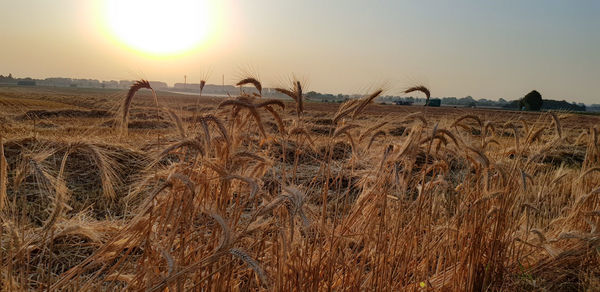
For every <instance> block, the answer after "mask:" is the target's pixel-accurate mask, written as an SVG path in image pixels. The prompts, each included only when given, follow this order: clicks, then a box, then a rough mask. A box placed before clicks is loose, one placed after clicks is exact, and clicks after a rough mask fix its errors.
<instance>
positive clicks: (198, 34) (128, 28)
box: [104, 0, 214, 55]
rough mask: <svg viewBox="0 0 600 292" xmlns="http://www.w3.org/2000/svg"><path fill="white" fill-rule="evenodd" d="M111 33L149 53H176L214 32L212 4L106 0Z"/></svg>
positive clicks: (192, 0) (181, 0)
mask: <svg viewBox="0 0 600 292" xmlns="http://www.w3.org/2000/svg"><path fill="white" fill-rule="evenodd" d="M104 14H105V21H106V27H107V29H108V31H109V33H110V34H111V35H112V36H113V37H114V38H115V39H116V40H118V41H119V42H120V43H122V44H125V45H126V46H127V47H129V48H131V49H134V50H136V51H139V52H141V53H145V54H149V55H176V54H181V53H184V52H186V51H189V50H192V49H194V48H197V47H199V46H200V45H202V44H203V43H204V42H206V41H207V40H208V38H209V36H210V34H211V33H212V31H211V29H213V27H211V23H214V20H213V19H212V17H214V15H213V14H212V13H211V4H210V3H208V2H206V1H202V0H169V1H158V0H107V1H106V2H105V7H104Z"/></svg>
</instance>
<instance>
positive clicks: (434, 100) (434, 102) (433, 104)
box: [429, 98, 442, 107]
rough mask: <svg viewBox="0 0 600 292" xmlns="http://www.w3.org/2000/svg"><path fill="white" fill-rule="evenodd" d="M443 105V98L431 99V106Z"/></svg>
mask: <svg viewBox="0 0 600 292" xmlns="http://www.w3.org/2000/svg"><path fill="white" fill-rule="evenodd" d="M441 105H442V100H441V99H439V98H432V99H430V100H429V106H433V107H440V106H441Z"/></svg>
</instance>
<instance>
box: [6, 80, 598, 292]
mask: <svg viewBox="0 0 600 292" xmlns="http://www.w3.org/2000/svg"><path fill="white" fill-rule="evenodd" d="M238 85H239V86H246V89H248V87H252V88H253V91H247V92H254V93H241V94H240V95H239V96H232V97H230V98H215V97H194V96H184V95H177V94H171V93H165V92H154V91H153V90H150V89H151V88H150V85H149V84H148V83H147V82H146V81H143V80H141V81H138V82H136V83H135V84H133V85H132V87H131V89H130V90H129V91H119V90H113V91H110V90H91V89H90V90H85V89H72V88H64V89H58V88H49V87H48V88H43V87H40V88H25V87H0V124H1V126H0V220H1V221H0V223H1V224H0V233H1V240H0V261H1V263H0V279H1V283H2V287H1V288H0V290H2V291H20V290H48V291H50V290H52V291H55V290H60V291H82V290H84V291H85V290H104V291H113V290H123V289H125V290H133V291H137V290H147V291H173V290H176V291H188V290H191V291H196V290H197V291H208V290H210V291H213V290H214V291H221V290H227V291H230V290H232V291H249V290H251V291H255V290H273V291H326V290H327V291H330V290H335V291H357V290H373V291H481V290H502V291H532V290H534V291H582V290H584V291H598V290H600V261H599V260H600V234H599V233H598V230H597V225H598V223H599V218H600V143H599V141H598V135H599V132H600V127H599V126H598V125H600V117H598V116H587V115H578V114H574V113H568V112H536V113H533V112H513V111H500V110H486V109H461V108H444V107H442V108H431V107H422V106H385V105H379V104H375V103H374V100H376V98H377V97H378V96H379V95H380V94H381V92H382V91H381V90H374V91H373V92H371V93H368V94H366V95H365V96H364V97H363V98H361V99H353V100H349V101H347V102H345V103H342V104H323V103H315V102H309V101H306V100H304V96H303V93H302V89H303V88H302V84H301V83H300V82H298V81H294V82H292V83H291V84H290V86H289V88H279V89H278V91H279V92H281V93H284V94H286V95H288V96H289V97H290V98H289V100H273V99H267V98H264V97H262V96H261V92H262V85H261V83H260V81H259V80H257V79H255V78H251V77H250V78H246V79H243V80H241V81H240V82H239V83H238ZM254 89H256V90H254ZM416 90H418V91H421V92H424V90H427V94H429V90H428V89H427V88H424V89H423V88H421V89H416Z"/></svg>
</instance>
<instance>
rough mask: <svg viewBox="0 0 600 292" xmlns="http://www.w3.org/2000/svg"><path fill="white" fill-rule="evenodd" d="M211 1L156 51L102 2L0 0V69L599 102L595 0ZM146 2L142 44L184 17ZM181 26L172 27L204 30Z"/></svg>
mask: <svg viewBox="0 0 600 292" xmlns="http://www.w3.org/2000/svg"><path fill="white" fill-rule="evenodd" d="M121 1H126V0H121ZM153 2H157V1H150V0H149V1H148V5H150V6H151V5H154V3H153ZM159 2H164V3H163V5H169V4H168V3H173V1H159ZM182 2H190V1H182ZM210 2H211V1H210V0H204V1H201V4H200V5H201V6H202V7H211V8H207V9H206V11H204V12H205V13H206V12H208V13H209V14H210V15H211V17H212V18H211V20H210V21H211V24H209V25H207V26H210V27H209V28H208V30H209V31H210V34H211V35H212V36H211V37H210V40H209V41H205V42H204V43H203V44H202V45H200V46H199V47H196V48H195V49H193V50H191V51H189V52H186V53H182V54H176V55H165V56H157V55H150V54H147V53H143V52H140V51H139V50H135V49H132V48H130V47H129V46H127V45H126V44H123V42H122V41H119V40H117V38H116V37H114V32H111V31H110V29H107V27H108V26H110V22H111V20H110V19H109V17H108V16H107V13H105V9H104V7H105V6H106V3H105V2H104V1H91V0H90V1H81V0H54V1H46V0H38V1H32V0H19V1H14V0H0V74H4V75H6V74H8V73H9V72H10V73H12V74H13V75H15V76H19V77H23V76H31V77H34V78H45V77H56V76H65V77H78V78H93V79H100V80H113V79H114V80H119V79H139V78H147V79H150V80H162V81H166V82H168V83H169V84H172V83H174V82H183V75H187V76H188V82H198V81H199V79H200V78H202V77H204V76H206V75H208V77H209V78H208V81H209V82H210V83H221V76H222V74H224V75H225V82H226V83H233V82H235V81H236V80H238V78H240V77H243V76H244V74H245V72H251V73H254V74H257V75H259V77H260V79H261V80H262V81H263V83H264V86H279V85H281V84H282V83H283V82H285V81H286V80H287V79H288V78H289V76H291V74H292V73H293V74H294V75H295V76H297V77H298V78H300V79H301V80H303V81H305V82H307V84H308V90H315V91H321V92H331V93H340V92H341V93H363V92H365V91H366V90H368V89H369V88H374V87H378V86H382V85H383V86H384V87H385V88H387V89H388V92H387V93H388V94H399V93H400V91H401V90H402V89H403V88H406V87H408V86H410V85H413V84H415V83H423V84H425V85H427V86H429V87H430V89H431V91H432V95H433V96H456V97H464V96H467V95H471V96H473V97H475V98H489V99H497V98H500V97H502V98H505V99H515V98H518V97H521V96H523V95H524V94H525V93H527V92H528V91H530V90H532V89H537V90H538V91H540V92H541V93H542V95H543V96H544V97H545V98H553V99H567V100H570V101H578V102H585V103H588V104H589V103H600V82H599V80H600V16H599V15H600V1H575V0H573V1H566V0H565V1H552V0H543V1H542V0H540V1H533V0H531V1H522V0H518V1H508V0H504V1H458V0H454V1H416V0H415V1H323V0H304V1H283V0H278V1H275V0H273V1H271V0H269V1H267V0H252V1H250V0H248V1H214V2H212V4H211V3H210ZM144 6H145V5H144ZM181 6H184V5H181ZM144 9H145V8H143V7H140V10H139V11H126V12H125V13H128V14H130V15H137V14H143V15H148V17H145V18H143V19H141V20H136V23H135V28H136V29H139V30H140V31H143V30H145V28H148V27H151V28H153V29H152V30H155V31H156V34H157V35H156V36H155V38H154V39H151V40H149V41H148V42H149V43H150V44H154V43H156V44H157V46H159V45H160V44H161V43H160V42H161V41H163V42H164V41H165V39H169V38H167V37H164V36H165V35H166V34H168V32H164V31H162V30H160V29H159V28H157V26H156V24H157V23H158V24H161V25H162V23H164V24H165V27H167V26H166V25H168V24H169V23H175V22H177V21H178V20H181V19H182V17H181V15H185V13H183V12H182V13H181V14H180V13H179V12H178V11H180V10H178V9H177V7H175V8H173V7H171V8H169V7H167V6H164V7H163V9H161V11H165V14H167V15H164V16H160V17H158V16H156V15H150V14H149V13H148V12H147V11H145V10H144ZM180 9H181V11H187V10H186V8H185V7H181V8H180ZM188 10H189V9H188ZM188 14H189V13H188ZM198 15H202V13H198ZM204 19H208V18H207V17H205V16H204ZM144 22H148V23H144ZM150 22H151V23H150ZM177 23H178V24H179V22H177ZM113 25H114V23H113ZM184 26H185V24H181V25H179V27H178V29H177V34H178V35H181V34H187V35H189V36H190V37H193V36H195V35H197V34H198V32H200V31H203V32H205V31H206V30H207V28H199V27H192V26H191V27H184ZM161 35H162V36H163V37H161ZM153 42H154V43H153Z"/></svg>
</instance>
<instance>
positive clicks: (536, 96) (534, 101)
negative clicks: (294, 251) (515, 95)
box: [519, 90, 543, 111]
mask: <svg viewBox="0 0 600 292" xmlns="http://www.w3.org/2000/svg"><path fill="white" fill-rule="evenodd" d="M542 103H543V101H542V95H541V94H540V93H539V92H537V90H532V91H531V92H530V93H527V95H525V96H523V98H521V100H520V101H519V105H520V108H521V109H523V108H524V109H525V110H528V111H539V110H540V109H541V108H542Z"/></svg>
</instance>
